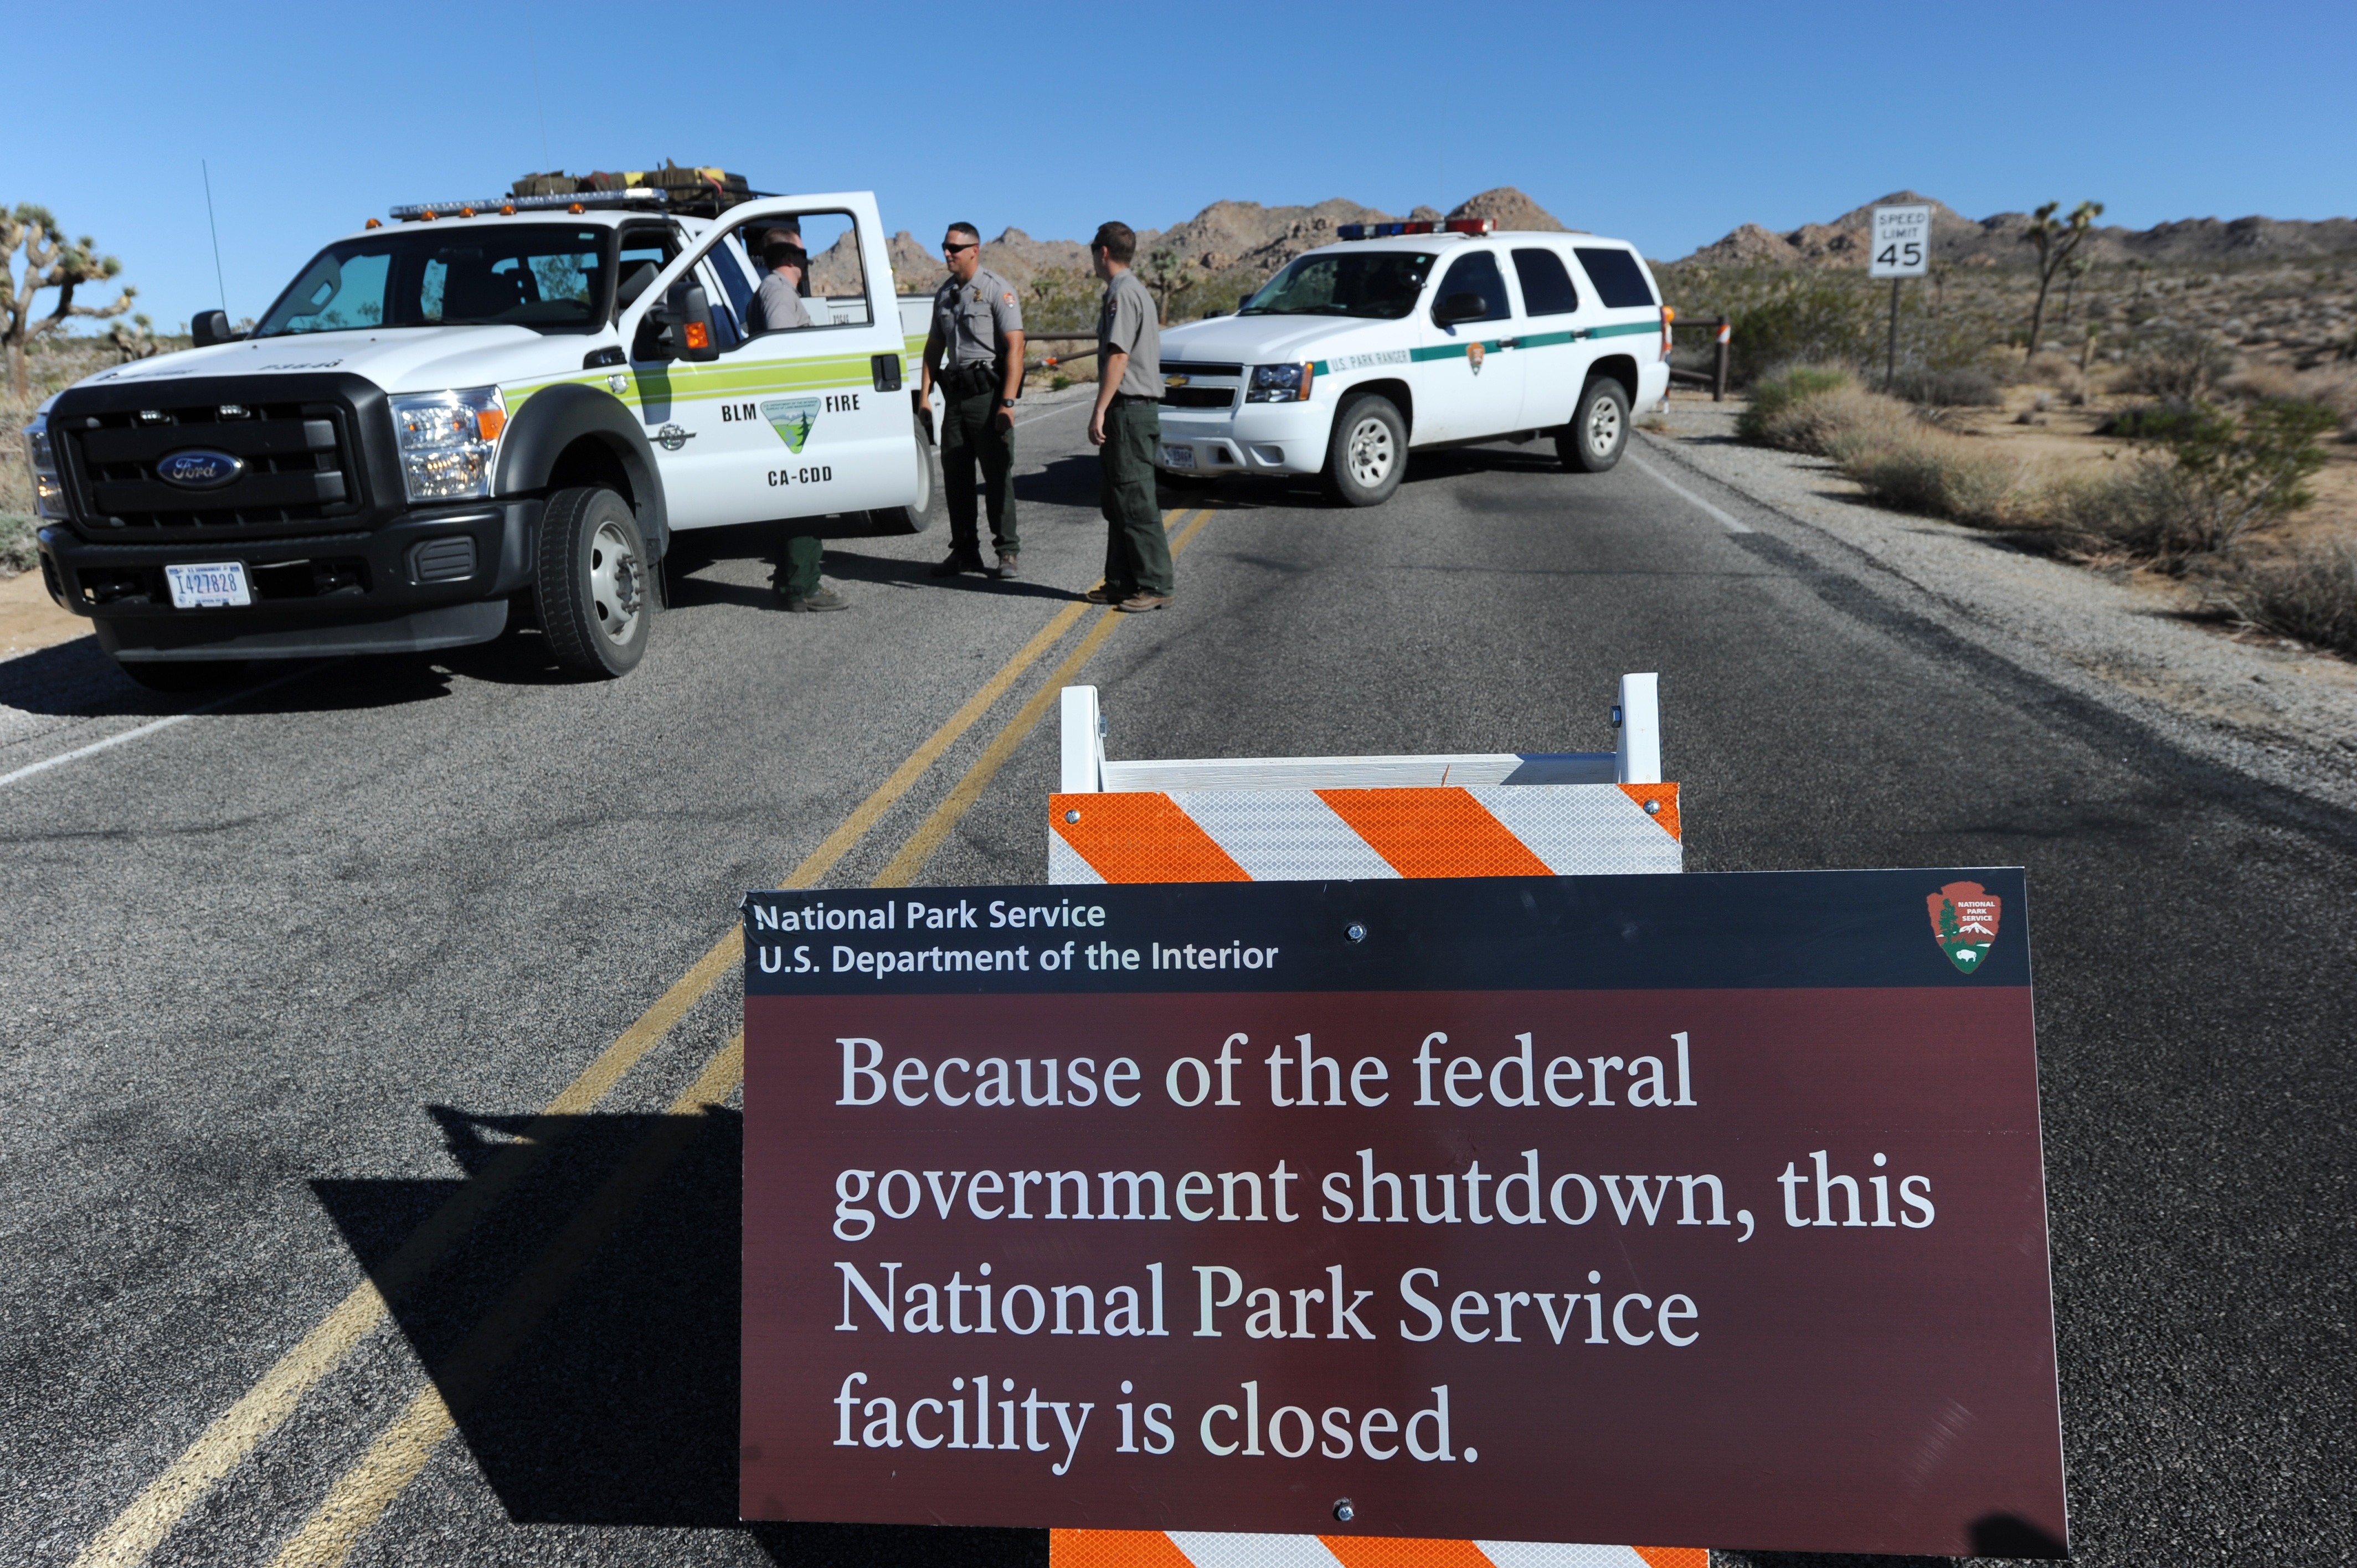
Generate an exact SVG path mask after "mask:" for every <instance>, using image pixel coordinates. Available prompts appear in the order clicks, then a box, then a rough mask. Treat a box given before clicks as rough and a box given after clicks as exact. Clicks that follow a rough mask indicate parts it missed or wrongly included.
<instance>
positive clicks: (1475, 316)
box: [1432, 294, 1490, 327]
mask: <svg viewBox="0 0 2357 1568" xmlns="http://www.w3.org/2000/svg"><path fill="white" fill-rule="evenodd" d="M1489 314H1490V302H1489V301H1488V300H1486V299H1484V298H1482V297H1481V296H1480V295H1478V294H1452V295H1449V296H1448V298H1446V299H1444V300H1442V301H1441V302H1440V303H1439V304H1438V305H1436V306H1433V307H1432V319H1433V324H1434V325H1435V326H1438V327H1454V326H1456V325H1457V324H1458V322H1460V321H1479V320H1480V319H1481V318H1482V317H1485V316H1487V315H1489Z"/></svg>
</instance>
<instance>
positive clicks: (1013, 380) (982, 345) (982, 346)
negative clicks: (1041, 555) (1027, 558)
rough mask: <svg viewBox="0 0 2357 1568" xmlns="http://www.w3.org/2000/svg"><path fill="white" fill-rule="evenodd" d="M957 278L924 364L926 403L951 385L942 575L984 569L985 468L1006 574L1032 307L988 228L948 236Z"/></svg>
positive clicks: (939, 299) (1013, 563)
mask: <svg viewBox="0 0 2357 1568" xmlns="http://www.w3.org/2000/svg"><path fill="white" fill-rule="evenodd" d="M942 258H943V259H944V260H945V261H946V262H947V263H949V269H950V275H949V278H948V280H947V281H946V282H944V283H943V284H942V286H941V287H940V288H939V289H937V290H935V291H934V293H933V326H932V331H931V334H930V335H929V336H928V337H927V338H926V339H925V368H924V371H923V373H922V376H921V378H920V381H919V384H918V389H917V403H918V406H919V407H920V408H921V407H923V406H924V402H925V398H926V396H927V395H928V394H929V393H930V392H931V390H932V384H933V382H934V381H940V382H941V384H942V403H943V407H942V483H943V484H945V485H947V486H948V487H949V500H950V553H949V558H948V559H947V560H944V561H943V562H942V563H941V564H939V565H937V566H935V567H934V568H933V575H934V576H936V577H954V576H956V575H958V574H960V573H961V572H979V571H982V570H983V569H984V568H983V564H982V540H981V536H980V532H979V530H978V529H977V527H976V526H975V523H976V520H975V517H974V465H975V464H976V463H977V462H979V463H980V464H981V466H982V482H983V489H984V502H985V506H986V507H987V508H988V510H989V512H990V541H991V543H992V544H993V545H994V546H995V547H996V549H997V552H998V575H1000V576H1001V577H1012V576H1014V575H1016V573H1017V570H1018V569H1019V567H1018V564H1017V553H1018V552H1019V551H1020V549H1021V543H1020V542H1019V541H1018V540H1017V537H1016V532H1015V478H1014V475H1015V399H1016V397H1017V394H1018V393H1020V392H1021V391H1022V390H1023V307H1022V306H1020V305H1017V303H1016V299H1015V285H1013V284H1011V283H1008V282H1007V281H1006V279H1005V278H1003V277H1000V276H999V275H998V274H996V273H994V272H992V271H991V270H990V269H989V268H988V267H985V266H984V265H983V264H982V234H981V232H980V231H977V230H976V229H975V228H974V226H973V225H972V224H970V223H952V224H951V225H950V226H949V229H948V231H947V232H946V234H945V235H944V237H943V238H942Z"/></svg>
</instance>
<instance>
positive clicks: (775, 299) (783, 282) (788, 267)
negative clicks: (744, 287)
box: [745, 229, 811, 338]
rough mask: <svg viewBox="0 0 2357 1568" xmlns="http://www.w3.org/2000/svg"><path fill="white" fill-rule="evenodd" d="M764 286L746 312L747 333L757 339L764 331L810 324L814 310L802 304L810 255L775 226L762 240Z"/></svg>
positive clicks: (762, 284)
mask: <svg viewBox="0 0 2357 1568" xmlns="http://www.w3.org/2000/svg"><path fill="white" fill-rule="evenodd" d="M761 266H762V270H763V275H762V278H761V286H760V288H759V291H757V292H756V293H755V294H754V295H753V305H752V308H751V309H750V310H748V311H747V312H746V322H745V329H746V332H747V334H748V336H751V337H756V338H758V337H759V336H760V335H761V334H762V333H764V332H783V331H786V330H787V329H789V328H795V327H808V326H809V325H810V324H811V313H810V307H809V306H805V305H804V304H802V278H803V276H804V274H807V273H808V272H809V271H810V256H809V254H808V253H807V252H804V251H803V250H802V247H801V246H800V245H798V244H796V243H795V242H793V241H792V240H791V239H789V238H787V237H786V233H785V231H783V230H781V229H772V230H770V234H769V238H767V239H766V240H764V241H762V242H761Z"/></svg>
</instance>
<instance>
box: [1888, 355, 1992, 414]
mask: <svg viewBox="0 0 2357 1568" xmlns="http://www.w3.org/2000/svg"><path fill="white" fill-rule="evenodd" d="M1890 390H1891V393H1892V395H1893V396H1895V397H1901V398H1904V399H1906V400H1907V401H1908V402H1909V403H1913V404H1915V405H1916V406H1917V407H1919V408H1996V407H1998V406H1999V405H2001V404H2002V403H2004V402H2005V393H2004V392H2002V391H2001V390H1999V388H1998V386H1997V384H1996V377H1995V376H1993V375H1991V374H1989V372H1988V371H1986V369H1984V368H1982V367H1981V366H1978V365H1970V366H1964V367H1962V368H1959V369H1955V370H1945V371H1939V370H1933V369H1932V368H1931V367H1929V366H1927V365H1901V366H1900V367H1899V379H1898V380H1897V381H1894V382H1892V383H1891V388H1890Z"/></svg>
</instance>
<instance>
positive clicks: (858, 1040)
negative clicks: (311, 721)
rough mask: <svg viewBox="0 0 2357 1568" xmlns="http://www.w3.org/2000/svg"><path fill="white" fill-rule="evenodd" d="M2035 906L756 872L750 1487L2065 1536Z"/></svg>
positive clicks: (1255, 1523)
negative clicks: (908, 881)
mask: <svg viewBox="0 0 2357 1568" xmlns="http://www.w3.org/2000/svg"><path fill="white" fill-rule="evenodd" d="M2023 899H2024V894H2023V884H2022V877H2021V874H2020V873H2019V872H2018V871H2014V870H1929V871H1874V872H1803V873H1765V874H1750V875H1679V876H1597V877H1559V878H1558V877H1501V878H1479V879H1465V880H1449V881H1389V882H1329V883H1284V882H1272V883H1254V884H1246V885H1233V884H1217V885H1187V886H1104V887H1087V888H1071V887H1056V888H1049V887H966V888H918V889H902V890H896V891H890V892H886V891H877V892H824V893H815V892H790V893H756V894H753V895H752V896H751V897H749V898H748V902H747V906H746V927H745V943H746V972H745V989H746V1001H745V1015H746V1041H745V1114H746V1146H745V1199H744V1205H745V1207H744V1318H743V1323H744V1342H743V1355H744V1378H743V1402H744V1404H743V1422H742V1430H741V1444H742V1447H741V1451H740V1452H741V1470H740V1507H741V1510H742V1512H743V1513H744V1515H745V1516H746V1517H748V1518H752V1519H799V1520H858V1521H866V1522H877V1523H894V1522H899V1523H946V1524H968V1525H1020V1526H1031V1527H1049V1526H1065V1527H1086V1528H1094V1529H1110V1530H1254V1531H1274V1532H1283V1533H1295V1534H1313V1533H1314V1534H1322V1535H1328V1536H1336V1535H1342V1534H1351V1535H1373V1536H1394V1537H1396V1536H1427V1537H1448V1538H1458V1539H1469V1538H1480V1539H1484V1540H1492V1541H1655V1542H1660V1543H1663V1544H1692V1545H1706V1544H1711V1543H1714V1542H1717V1543H1722V1544H1723V1543H1727V1542H1740V1543H1742V1544H1744V1545H1747V1546H1752V1547H1759V1548H1767V1549H1787V1550H1815V1551H1834V1552H1923V1553H1942V1554H1952V1555H1958V1554H1964V1553H1968V1552H1974V1551H1975V1550H1981V1551H1991V1550H2003V1551H2006V1552H2011V1553H2017V1554H2034V1553H2036V1552H2039V1551H2041V1550H2044V1551H2051V1552H2060V1551H2061V1541H2062V1538H2063V1535H2064V1521H2063V1491H2062V1471H2061V1427H2060V1419H2059V1414H2058V1411H2057V1404H2056V1388H2055V1368H2054V1343H2053V1326H2052V1311H2051V1305H2050V1297H2049V1293H2048V1283H2047V1251H2046V1216H2045V1202H2044V1187H2043V1176H2042V1169H2041V1164H2040V1144H2039V1122H2038V1080H2037V1063H2036V1049H2035V1043H2034V1039H2033V1036H2032V1026H2031V1008H2030V993H2029V948H2028V942H2029V922H2028V918H2027V910H2026V908H2025V907H2024V902H2023ZM1927 916H1928V918H1927ZM1345 1499H1347V1500H1348V1502H1349V1505H1350V1506H1349V1508H1348V1509H1343V1508H1341V1506H1340V1505H1341V1504H1342V1503H1343V1502H1344V1500H1345Z"/></svg>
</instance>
